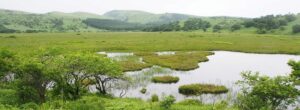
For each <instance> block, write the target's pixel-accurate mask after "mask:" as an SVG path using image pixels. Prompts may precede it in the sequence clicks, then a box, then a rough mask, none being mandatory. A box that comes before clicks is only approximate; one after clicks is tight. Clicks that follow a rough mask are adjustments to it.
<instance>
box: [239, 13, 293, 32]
mask: <svg viewBox="0 0 300 110" xmlns="http://www.w3.org/2000/svg"><path fill="white" fill-rule="evenodd" d="M294 20H296V17H295V15H294V14H287V15H283V16H282V15H277V16H274V15H267V16H262V17H260V18H254V19H252V20H246V21H245V22H244V23H243V24H244V25H245V27H247V28H249V27H255V28H257V33H258V34H265V33H267V32H269V31H271V30H274V29H281V28H282V27H283V26H286V25H288V23H289V22H292V21H294Z"/></svg>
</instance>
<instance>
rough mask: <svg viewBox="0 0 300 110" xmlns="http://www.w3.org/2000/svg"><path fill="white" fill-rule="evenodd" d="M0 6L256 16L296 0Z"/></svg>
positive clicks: (26, 0)
mask: <svg viewBox="0 0 300 110" xmlns="http://www.w3.org/2000/svg"><path fill="white" fill-rule="evenodd" d="M0 8H4V9H12V10H22V11H28V12H35V13H46V12H50V11H62V12H76V11H83V12H91V13H98V14H103V13H105V12H107V11H110V10H142V11H148V12H153V13H165V12H172V13H185V14H193V15H199V16H241V17H257V16H262V15H267V14H286V13H298V12H300V0H0Z"/></svg>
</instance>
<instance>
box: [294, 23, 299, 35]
mask: <svg viewBox="0 0 300 110" xmlns="http://www.w3.org/2000/svg"><path fill="white" fill-rule="evenodd" d="M299 32H300V25H299V24H297V25H294V26H293V33H299Z"/></svg>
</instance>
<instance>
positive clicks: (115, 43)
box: [0, 32, 300, 54]
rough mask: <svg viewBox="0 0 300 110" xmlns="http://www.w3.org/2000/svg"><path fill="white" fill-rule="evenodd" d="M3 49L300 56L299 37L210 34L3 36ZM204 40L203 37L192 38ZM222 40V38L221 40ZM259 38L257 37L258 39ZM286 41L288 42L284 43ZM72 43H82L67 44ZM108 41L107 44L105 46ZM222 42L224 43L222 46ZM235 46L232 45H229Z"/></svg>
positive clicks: (41, 34) (30, 34) (26, 51)
mask: <svg viewBox="0 0 300 110" xmlns="http://www.w3.org/2000/svg"><path fill="white" fill-rule="evenodd" d="M10 35H14V36H17V39H5V38H4V37H3V38H0V39H1V40H0V47H5V48H7V49H9V50H12V51H15V52H18V53H22V54H27V53H31V52H32V51H33V50H37V49H38V48H48V47H61V48H64V52H74V51H82V50H85V51H93V52H99V51H107V52H112V51H114V52H138V51H142V52H157V51H213V50H224V51H238V52H251V53H271V54H300V46H299V42H300V37H299V35H268V34H267V35H258V34H246V33H226V32H223V33H210V32H206V33H205V32H164V33H161V34H160V33H158V32H98V33H92V32H90V33H81V35H80V36H79V35H76V33H14V34H0V36H10ZM191 35H194V36H202V37H190V36H191ZM218 36H222V37H218ZM256 36H257V37H256ZM281 39H285V40H281ZM69 41H72V42H78V41H83V42H82V43H76V44H74V43H67V42H69ZM102 41H105V42H102ZM220 41H221V42H220ZM229 44H233V45H229Z"/></svg>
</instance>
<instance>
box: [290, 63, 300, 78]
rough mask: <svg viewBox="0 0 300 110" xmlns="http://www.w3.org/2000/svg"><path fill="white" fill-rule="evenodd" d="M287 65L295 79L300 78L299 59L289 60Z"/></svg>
mask: <svg viewBox="0 0 300 110" xmlns="http://www.w3.org/2000/svg"><path fill="white" fill-rule="evenodd" d="M288 65H290V66H291V67H292V69H293V71H292V74H291V76H292V77H293V78H295V79H296V80H300V61H299V62H296V61H294V60H290V61H289V62H288Z"/></svg>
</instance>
